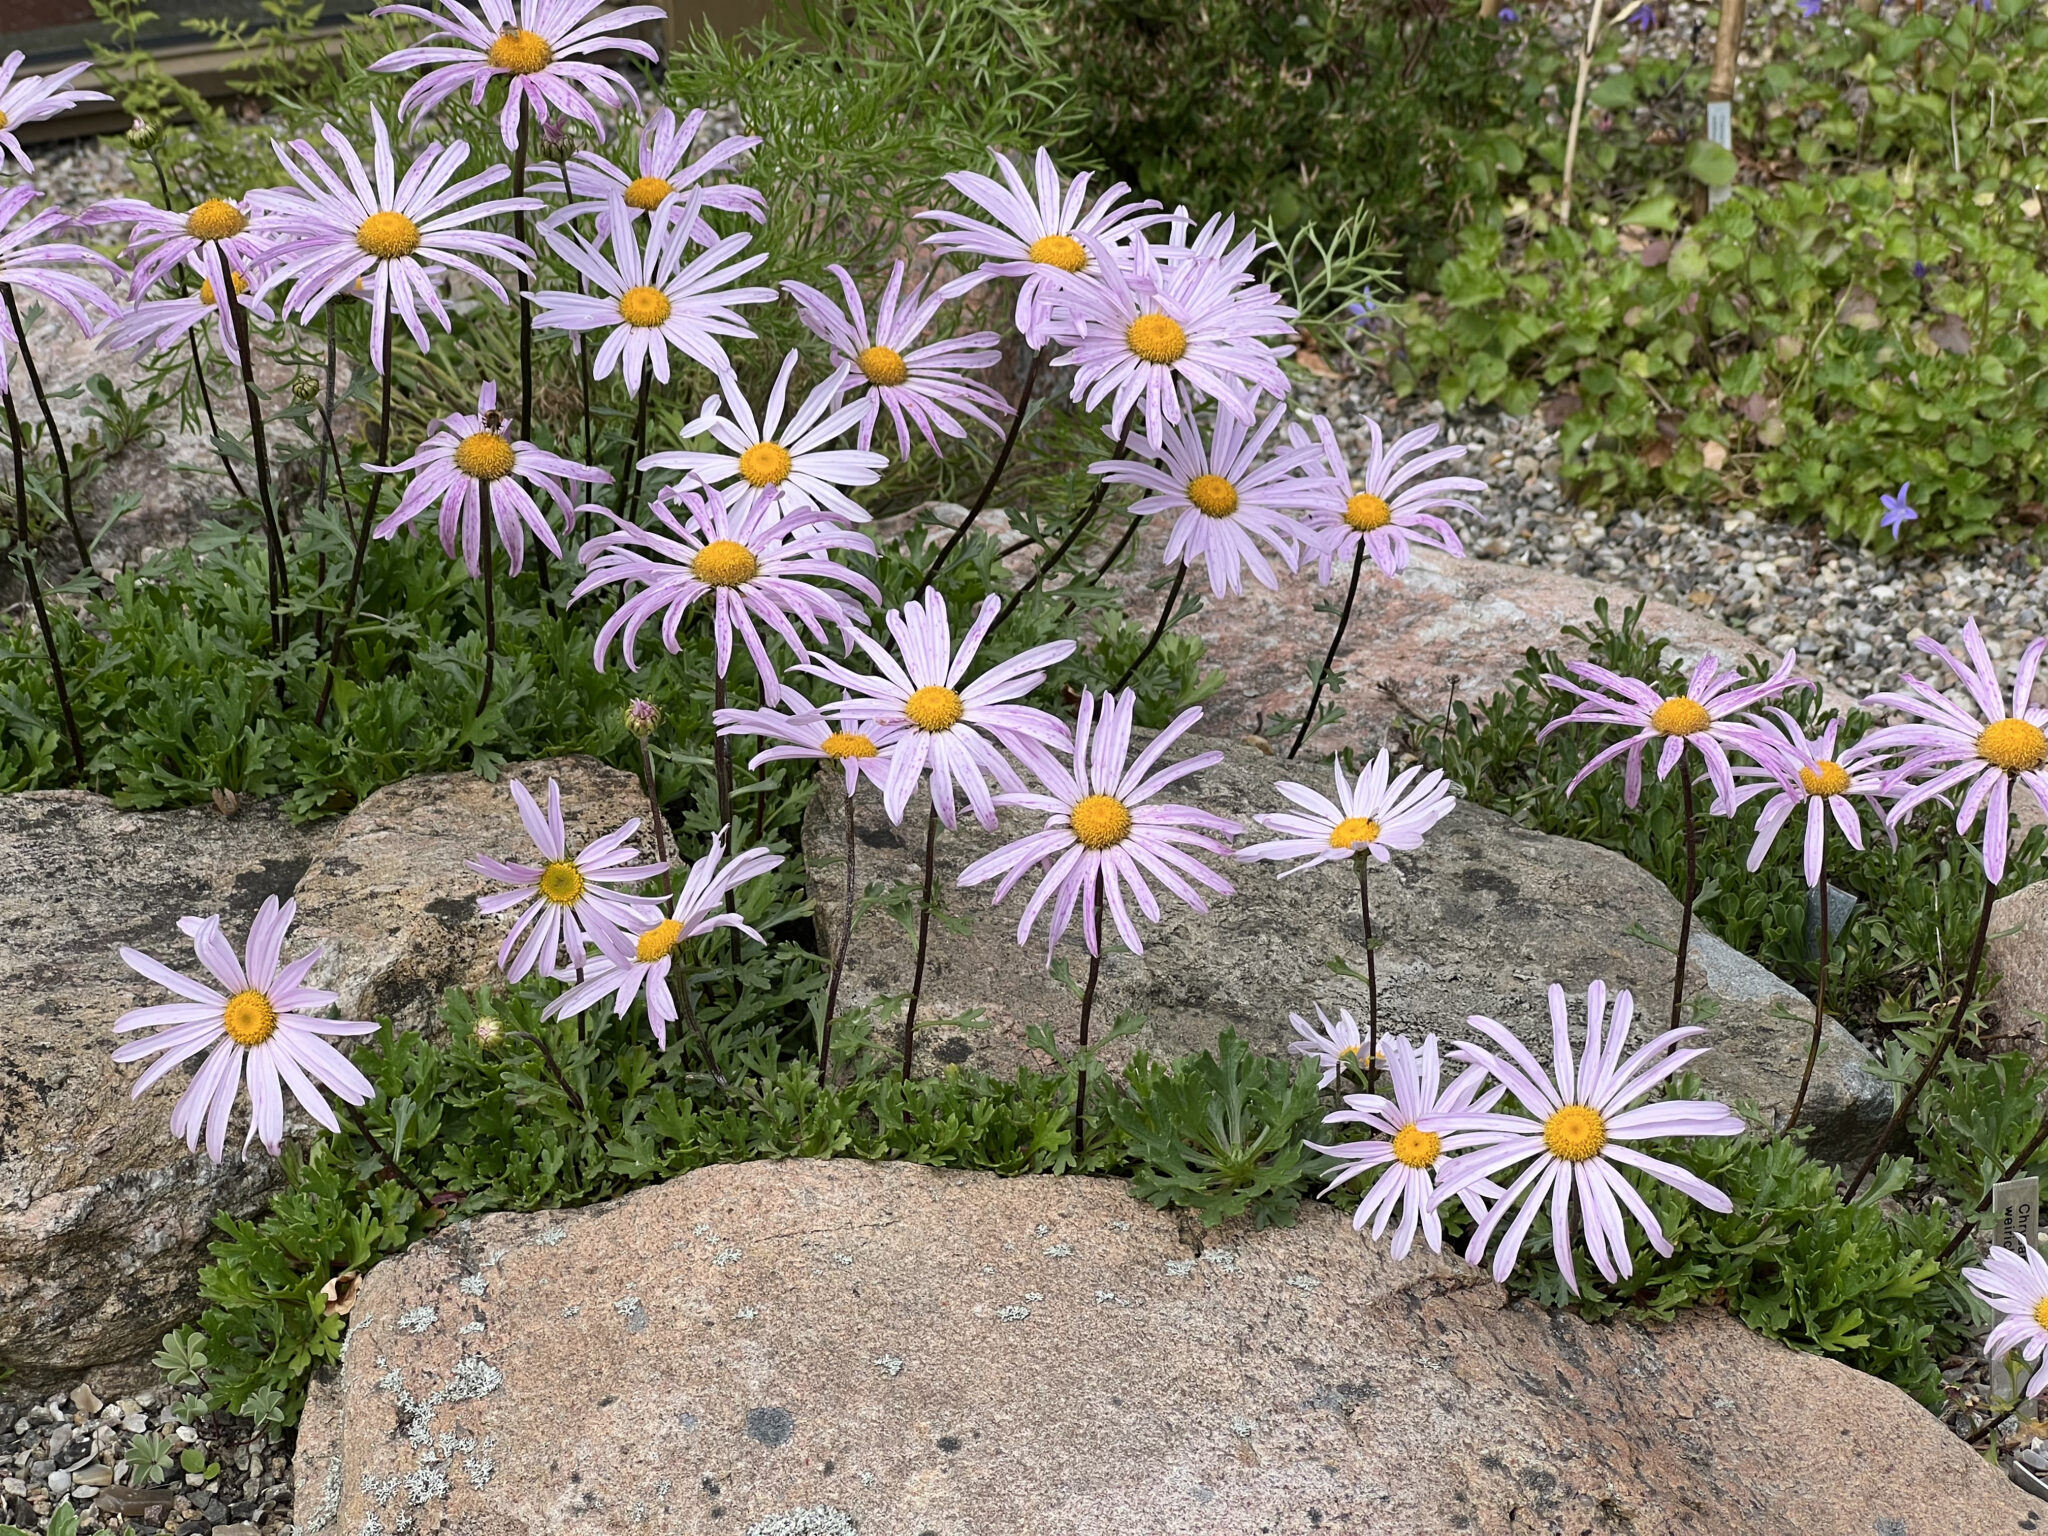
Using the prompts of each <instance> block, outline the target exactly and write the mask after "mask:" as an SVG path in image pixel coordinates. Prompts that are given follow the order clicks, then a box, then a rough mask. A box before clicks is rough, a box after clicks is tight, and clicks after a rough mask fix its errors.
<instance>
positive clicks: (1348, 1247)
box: [294, 1160, 2036, 1536]
mask: <svg viewBox="0 0 2048 1536" xmlns="http://www.w3.org/2000/svg"><path fill="white" fill-rule="evenodd" d="M1181 1233H1182V1227H1181V1224H1180V1223H1179V1222H1178V1221H1176V1219H1175V1217H1174V1215H1173V1214H1172V1213H1169V1212H1161V1211H1155V1210H1153V1209H1151V1208H1150V1207H1149V1206H1146V1205H1143V1204H1141V1203H1139V1202H1138V1201H1136V1200H1134V1199H1132V1198H1131V1196H1130V1195H1129V1193H1128V1191H1127V1189H1126V1187H1125V1186H1124V1185H1123V1184H1121V1183H1119V1182H1117V1181H1112V1180H1105V1179H1082V1178H1058V1179H1054V1178H1043V1177H1034V1178H1019V1179H999V1178H995V1177H993V1176H991V1175H988V1174H980V1173H960V1172H944V1171H938V1170H933V1169H928V1168H922V1167H917V1166H914V1165H910V1164H900V1163H892V1164H862V1163H857V1162H818V1161H809V1160H804V1161H797V1162H784V1163H773V1164H770V1163H748V1164H736V1165H727V1166H721V1167H711V1168H704V1169H699V1170H697V1171H696V1172H693V1173H689V1174H686V1175H684V1176H683V1177H682V1178H679V1179H675V1180H672V1181H670V1182H669V1183H666V1184H661V1185H656V1186H653V1187H651V1188H647V1189H643V1190H640V1191H638V1192H637V1193H635V1194H632V1195H629V1196H627V1197H625V1198H624V1199H621V1200H618V1201H614V1202H611V1203H608V1204H604V1205H597V1206H592V1207H589V1208H587V1209H585V1210H581V1211H575V1212H569V1213H543V1214H536V1215H513V1214H505V1215H496V1216H490V1217H486V1218H484V1219H482V1220H479V1221H476V1222H473V1223H464V1224H460V1225H458V1226H457V1227H456V1228H455V1229H453V1230H451V1231H448V1232H446V1233H442V1234H437V1235H436V1236H435V1237H434V1238H433V1239H431V1240H429V1241H427V1242H423V1243H421V1244H418V1245H416V1246H415V1247H413V1248H412V1249H411V1250H409V1251H408V1252H406V1253H405V1254H403V1255H401V1256H400V1257H398V1258H395V1259H391V1260H387V1261H386V1262H384V1263H383V1264H380V1265H378V1266H377V1268H376V1269H374V1270H373V1271H371V1273H370V1274H369V1275H368V1276H367V1277H366V1278H365V1280H364V1285H363V1292H362V1300H361V1301H360V1302H359V1303H358V1305H357V1308H356V1311H355V1313H354V1314H353V1316H352V1318H351V1326H350V1332H349V1341H348V1348H347V1353H346V1356H345V1358H344V1362H343V1364H342V1366H341V1369H340V1371H339V1373H338V1374H337V1375H336V1376H335V1377H334V1378H333V1379H331V1380H324V1381H320V1382H316V1384H315V1386H314V1388H313V1393H312V1397H311V1400H310V1401H309V1403H308V1405H307V1409H306V1413H305V1416H304V1419H303V1420H302V1422H301V1425H300V1430H299V1443H298V1453H297V1494H296V1498H295V1503H294V1508H295V1512H296V1518H297V1519H298V1521H299V1530H300V1532H301V1533H302V1536H339V1533H344V1532H356V1531H364V1530H372V1529H382V1530H394V1529H398V1528H399V1523H398V1522H399V1521H401V1520H403V1521H406V1522H408V1524H407V1528H415V1527H416V1528H417V1529H420V1530H438V1531H464V1530H486V1529H488V1530H493V1531H502V1532H506V1533H511V1536H533V1533H539V1532H542V1531H551V1530H565V1529H574V1530H576V1531H578V1532H583V1533H587V1536H602V1533H611V1532H619V1533H626V1532H632V1531H637V1530H642V1529H646V1530H659V1531H669V1532H679V1533H681V1532H731V1533H738V1532H753V1533H756V1536H766V1533H782V1536H803V1533H810V1536H818V1533H828V1532H830V1533H839V1536H846V1533H851V1532H854V1531H859V1532H874V1533H878V1536H894V1533H904V1536H912V1533H916V1532H921V1531H927V1530H936V1531H946V1532H965V1531H989V1532H1007V1531H1018V1530H1026V1529H1030V1530H1043V1531H1058V1532H1060V1533H1062V1536H1109V1533H1114V1536H1124V1533H1127V1532H1131V1531H1176V1532H1188V1533H1198V1536H1209V1533H1216V1536H1224V1533H1230V1536H1235V1533H1240V1532H1252V1531H1271V1532H1287V1533H1302V1536H1306V1533H1307V1532H1309V1531H1311V1530H1316V1529H1320V1530H1338V1531H1355V1532H1360V1533H1388V1536H1393V1533H1404V1536H1405V1533H1418V1532H1431V1533H1433V1532H1448V1531H1457V1530H1466V1531H1475V1532H1503V1533H1505V1532H1508V1531H1511V1530H1512V1531H1520V1530H1524V1529H1528V1530H1532V1531H1539V1532H1560V1531H1561V1532H1570V1533H1577V1532H1580V1531H1584V1530H1595V1531H1606V1530H1610V1529H1623V1528H1626V1529H1630V1530H1636V1531H1641V1532H1645V1533H1647V1532H1699V1531H1713V1530H1722V1531H1729V1532H1738V1531H1739V1532H1742V1533H1743V1536H1780V1533H1782V1536H1792V1533H1799V1536H1836V1533H1839V1536H1850V1533H1854V1536H1870V1533H1871V1532H1872V1531H1910V1532H1918V1531H1965V1530H1967V1531H1972V1532H1979V1531H1981V1532H1991V1531H2018V1530H2024V1529H2027V1528H2029V1527H2028V1525H2027V1524H2026V1523H2025V1522H2029V1521H2031V1520H2032V1519H2033V1511H2035V1509H2036V1506H2035V1505H2034V1504H2033V1503H2032V1501H2030V1500H2029V1499H2027V1498H2026V1497H2025V1496H2024V1495H2022V1494H2021V1493H2020V1492H2018V1491H2017V1490H2016V1489H2014V1488H2013V1487H2012V1486H2011V1485H2010V1484H2008V1483H2007V1482H2006V1481H2005V1480H2004V1479H2003V1478H2002V1477H2001V1476H1999V1474H1998V1473H1997V1472H1996V1471H1995V1470H1994V1469H1992V1468H1990V1467H1987V1466H1986V1465H1985V1464H1984V1463H1983V1462H1982V1461H1981V1460H1979V1459H1977V1458H1976V1457H1974V1456H1972V1455H1971V1453H1970V1451H1969V1449H1968V1448H1967V1447H1965V1446H1963V1445H1962V1444H1961V1443H1960V1442H1959V1441H1957V1440H1956V1438H1955V1437H1954V1436H1952V1435H1950V1434H1949V1433H1948V1432H1947V1431H1946V1430H1944V1429H1943V1428H1942V1427H1941V1425H1940V1424H1938V1423H1937V1422H1936V1421H1935V1420H1934V1419H1932V1418H1931V1417H1929V1416H1928V1415H1927V1413H1926V1412H1925V1411H1924V1410H1922V1409H1921V1408H1919V1407H1918V1406H1917V1405H1915V1404H1914V1403H1912V1402H1911V1401H1910V1400H1908V1399H1907V1398H1906V1397H1905V1396H1904V1395H1902V1394H1901V1393H1899V1392H1898V1391H1897V1390H1896V1389H1894V1388H1892V1387H1890V1386H1888V1385H1886V1384H1885V1383H1883V1382H1880V1381H1878V1380H1876V1379H1875V1378H1872V1377H1868V1376H1863V1375H1860V1374H1858V1373H1857V1372H1855V1371H1853V1370H1850V1369H1848V1368H1847V1367H1844V1366H1842V1365H1838V1364H1835V1363H1833V1362H1830V1361H1827V1360H1823V1359H1820V1358H1818V1357H1815V1356H1811V1355H1804V1354H1799V1353H1796V1352H1794V1351H1792V1350H1789V1349H1786V1348H1784V1347H1783V1346H1781V1345H1778V1344H1775V1343H1771V1342H1769V1341H1766V1340H1764V1339H1761V1338H1759V1337H1757V1336H1756V1335H1754V1334H1751V1333H1749V1332H1748V1331H1747V1330H1746V1329H1744V1328H1743V1327H1742V1326H1741V1325H1740V1324H1739V1323H1737V1322H1735V1321H1734V1320H1732V1319H1731V1318H1729V1317H1728V1316H1727V1315H1726V1314H1725V1313H1723V1312H1719V1311H1715V1310H1710V1309H1704V1308H1703V1309H1700V1310H1697V1311H1694V1312H1689V1313H1686V1314H1684V1315H1681V1316H1680V1317H1679V1318H1677V1319H1676V1320H1675V1321H1674V1322H1672V1323H1670V1324H1667V1325H1661V1326H1654V1327H1653V1326H1646V1325H1643V1324H1640V1323H1636V1322H1632V1321H1621V1322H1615V1323H1611V1324H1605V1325H1594V1324H1589V1323H1586V1322H1584V1321H1582V1320H1581V1319H1580V1318H1578V1317H1577V1316H1576V1315H1574V1314H1571V1313H1557V1312H1550V1311H1547V1310H1545V1309H1543V1308H1540V1307H1538V1306H1536V1305H1534V1304H1533V1303H1529V1302H1510V1301H1509V1300H1508V1298H1507V1296H1506V1293H1505V1292H1503V1291H1502V1290H1501V1289H1500V1288H1498V1287H1496V1286H1494V1285H1493V1284H1492V1283H1491V1282H1490V1281H1487V1280H1486V1279H1485V1278H1484V1277H1483V1276H1482V1275H1481V1274H1479V1273H1478V1272H1477V1271H1474V1270H1471V1269H1468V1268H1466V1267H1465V1266H1464V1265H1462V1264H1461V1263H1458V1262H1456V1261H1452V1260H1444V1259H1438V1258H1435V1257H1434V1256H1431V1255H1429V1254H1427V1253H1420V1254H1418V1255H1417V1256H1415V1257H1413V1258H1411V1259H1410V1260H1409V1261H1407V1262H1405V1263H1396V1262H1394V1261H1393V1260H1392V1259H1391V1258H1390V1257H1389V1256H1388V1254H1387V1250H1386V1249H1385V1247H1384V1246H1382V1245H1376V1244H1372V1243H1367V1242H1362V1241H1361V1240H1360V1239H1359V1238H1358V1237H1357V1236H1356V1235H1355V1234H1353V1233H1352V1232H1351V1230H1350V1229H1349V1227H1348V1225H1346V1223H1345V1222H1344V1220H1343V1218H1342V1216H1341V1215H1340V1214H1339V1213H1337V1212H1336V1211H1333V1210H1331V1209H1329V1208H1327V1207H1322V1206H1308V1207H1305V1208H1304V1210H1303V1212H1302V1220H1301V1222H1300V1224H1299V1225H1297V1226H1295V1227H1292V1228H1287V1229H1278V1230H1269V1231H1264V1232H1252V1231H1249V1230H1232V1229H1225V1230H1224V1231H1223V1232H1220V1233H1217V1234H1211V1235H1210V1237H1209V1246H1207V1247H1206V1248H1204V1249H1202V1250H1199V1251H1197V1250H1196V1249H1194V1248H1191V1247H1189V1246H1188V1245H1187V1243H1186V1242H1185V1241H1184V1240H1183V1238H1182V1235H1181ZM726 1255H737V1257H736V1258H730V1257H724V1256H726ZM479 1277H480V1278H482V1279H483V1280H484V1282H485V1286H486V1290H485V1294H484V1295H482V1296H476V1295H474V1294H473V1292H474V1288H475V1280H476V1279H477V1278H479ZM628 1300H631V1301H634V1302H636V1303H637V1307H636V1308H635V1309H634V1310H635V1311H636V1312H638V1313H639V1314H641V1315H643V1316H644V1317H645V1319H646V1326H645V1327H644V1328H642V1329H640V1330H639V1331H637V1332H636V1331H633V1329H632V1328H631V1327H630V1326H629V1324H628V1323H627V1321H626V1315H625V1311H624V1310H623V1309H624V1307H625V1303H626V1302H627V1301H628ZM422 1307H434V1308H436V1309H438V1311H439V1313H440V1316H441V1318H442V1319H443V1321H442V1322H440V1323H439V1324H437V1325H435V1326H431V1327H428V1328H425V1329H420V1330H417V1331H408V1330H407V1329H404V1328H401V1327H400V1326H398V1320H399V1319H400V1318H401V1317H403V1316H405V1315H406V1314H408V1313H409V1312H413V1311H414V1310H415V1309H418V1308H422ZM458 1319H459V1320H460V1321H461V1322H463V1323H465V1324H466V1323H467V1322H469V1321H472V1320H474V1321H481V1322H483V1323H484V1324H485V1325H486V1328H485V1332H484V1333H483V1334H482V1335H481V1336H478V1335H475V1334H465V1333H463V1332H461V1331H460V1329H459V1328H458V1326H457V1322H458ZM1361 1319H1369V1320H1370V1323H1369V1326H1360V1320H1361ZM572 1425H573V1426H575V1430H576V1432H575V1433H574V1434H573V1436H570V1437H568V1438H566V1439H565V1436H564V1427H565V1426H572ZM1617 1512H1619V1514H1618V1513H1617ZM1624 1515H1625V1519H1621V1523H1619V1524H1617V1519H1620V1517H1621V1516H1624ZM373 1522H375V1523H374V1524H373Z"/></svg>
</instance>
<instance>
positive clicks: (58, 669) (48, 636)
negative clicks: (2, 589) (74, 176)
mask: <svg viewBox="0 0 2048 1536" xmlns="http://www.w3.org/2000/svg"><path fill="white" fill-rule="evenodd" d="M16 334H19V332H18V331H17V333H16ZM0 405H4V406H6V408H7V441H8V442H9V444H10V445H11V446H12V447H13V449H14V554H15V558H16V559H18V560H19V561H20V562H21V575H22V579H23V581H25V582H26V583H27V585H28V600H29V604H30V606H32V607H33V608H34V609H35V613H36V625H37V627H38V628H39V629H41V630H42V632H43V649H44V650H45V651H46V652H47V653H48V654H49V658H50V680H51V682H53V683H54V684H55V685H56V688H57V710H58V713H60V714H61V715H63V717H64V735H65V738H66V739H67V740H68V741H69V742H70V744H71V760H72V771H73V773H74V775H75V777H76V780H77V781H78V782H81V783H82V782H83V781H84V779H85V743H84V742H83V741H82V740H81V739H80V738H79V735H78V720H77V718H76V717H75V716H74V715H73V714H72V713H71V692H70V690H69V689H68V688H66V687H65V686H64V663H63V660H62V659H61V658H60V657H59V656H58V654H57V635H56V632H55V631H54V630H52V629H51V628H50V610H49V609H47V608H45V607H44V606H43V588H42V583H40V582H39V581H37V580H36V556H35V549H34V546H33V545H31V544H30V543H29V537H28V463H27V460H26V459H25V457H24V456H23V455H24V446H23V443H22V437H21V417H20V416H18V415H16V414H15V410H14V396H13V394H12V393H11V392H7V391H0Z"/></svg>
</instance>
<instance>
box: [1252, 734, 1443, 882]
mask: <svg viewBox="0 0 2048 1536" xmlns="http://www.w3.org/2000/svg"><path fill="white" fill-rule="evenodd" d="M1330 770H1331V772H1332V774H1333V775H1334V776H1335V778H1336V781H1337V798H1336V799H1335V800H1334V801H1333V800H1330V799H1329V798H1327V797H1326V796H1323V795H1320V794H1318V793H1317V792H1316V791H1315V790H1313V789H1310V788H1309V787H1308V786H1307V785H1306V784H1288V783H1280V784H1275V785H1274V786H1273V787H1274V788H1275V789H1277V790H1279V791H1280V793H1281V794H1282V795H1284V796H1285V797H1286V798H1287V799H1289V800H1291V801H1292V802H1293V803H1294V804H1295V805H1297V806H1299V807H1300V808H1301V809H1300V811H1298V812H1296V811H1275V812H1273V813H1272V814H1271V815H1265V816H1255V817H1253V818H1252V819H1253V820H1254V821H1256V822H1258V824H1259V825H1260V826H1262V827H1264V828H1265V829H1266V830H1267V831H1269V832H1278V833H1279V834H1280V837H1279V838H1278V839H1277V840H1276V841H1274V842H1270V843H1254V844H1253V845H1252V846H1250V847H1248V848H1240V849H1238V850H1237V856H1238V857H1239V858H1240V859H1274V860H1278V859H1300V860H1301V862H1300V863H1299V864H1297V865H1295V866H1294V868H1292V869H1283V870H1282V871H1281V872H1280V878H1281V879H1282V880H1285V879H1286V878H1287V877H1288V876H1289V875H1298V874H1300V873H1301V872H1302V871H1303V870H1304V869H1313V868H1314V867H1315V866H1316V865H1318V864H1332V863H1337V862H1340V861H1343V860H1346V859H1353V858H1356V857H1358V856H1359V855H1360V854H1362V853H1365V854H1371V855H1372V857H1374V858H1375V859H1378V860H1379V861H1380V862H1381V863H1382V864H1385V863H1388V862H1390V861H1391V859H1392V857H1393V854H1394V852H1395V850H1399V851H1401V852H1403V853H1405V852H1408V851H1409V850H1411V849H1415V848H1420V847H1421V846H1422V839H1423V837H1424V835H1425V834H1427V833H1428V831H1429V829H1430V828H1431V827H1434V826H1435V825H1436V824H1437V823H1438V822H1440V821H1442V820H1443V819H1444V818H1445V817H1446V816H1448V815H1450V814H1451V812H1452V811H1454V810H1456V809H1457V808H1458V802H1457V800H1456V799H1454V798H1453V797H1452V795H1451V787H1450V785H1449V784H1447V783H1445V782H1444V776H1443V774H1442V773H1441V772H1440V771H1438V770H1435V769H1432V770H1431V771H1430V772H1429V773H1428V774H1427V775H1424V774H1423V772H1422V768H1421V766H1420V765H1419V764H1418V765H1416V766H1413V767H1409V768H1404V769H1402V770H1401V772H1400V773H1399V774H1398V775H1395V774H1393V772H1392V761H1391V759H1390V758H1389V757H1388V755H1387V749H1386V748H1385V747H1382V748H1380V755H1379V756H1378V757H1376V758H1374V759H1373V760H1372V761H1371V762H1370V763H1368V764H1366V766H1365V767H1363V768H1361V769H1359V770H1358V777H1357V778H1355V779H1353V780H1351V781H1349V782H1348V783H1347V782H1346V780H1345V778H1344V764H1343V763H1342V762H1341V761H1333V762H1332V763H1331V764H1330Z"/></svg>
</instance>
